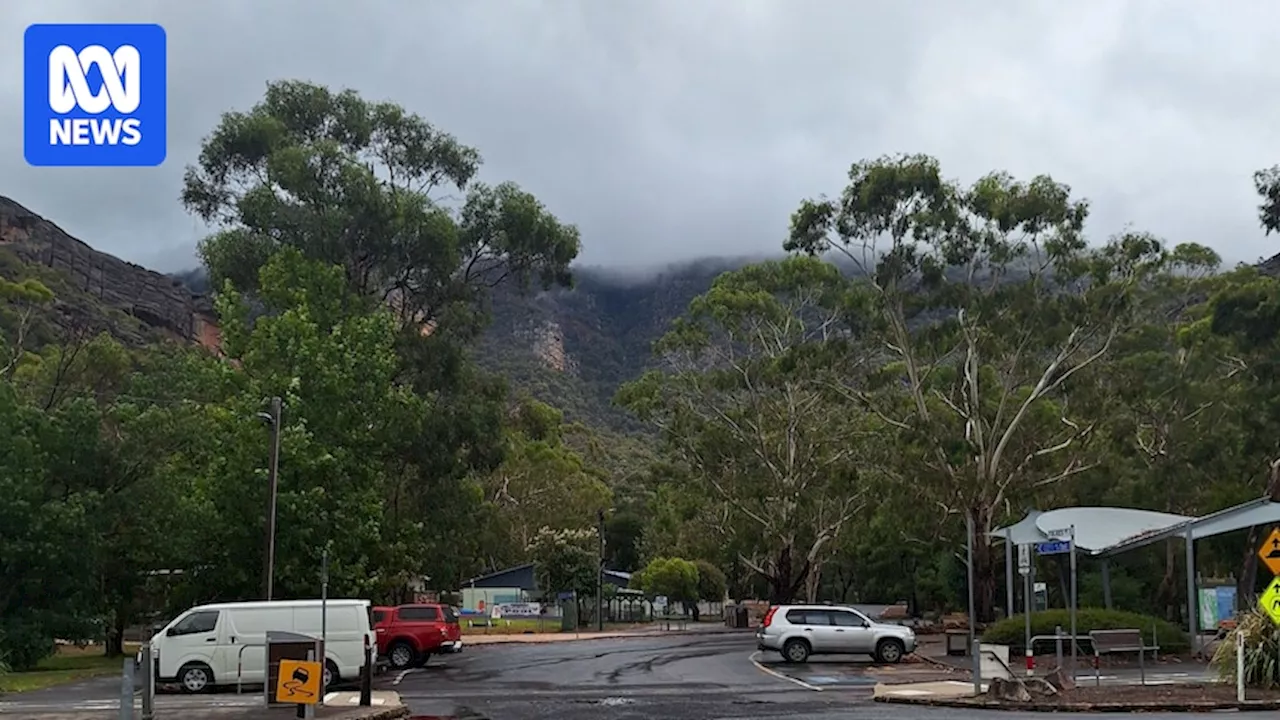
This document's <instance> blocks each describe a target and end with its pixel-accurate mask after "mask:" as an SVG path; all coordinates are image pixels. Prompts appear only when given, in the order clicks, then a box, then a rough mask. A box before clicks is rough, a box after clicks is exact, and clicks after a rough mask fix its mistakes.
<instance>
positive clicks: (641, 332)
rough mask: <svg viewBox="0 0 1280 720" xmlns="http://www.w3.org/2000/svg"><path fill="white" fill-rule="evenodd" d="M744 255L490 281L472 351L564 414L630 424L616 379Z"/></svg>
mask: <svg viewBox="0 0 1280 720" xmlns="http://www.w3.org/2000/svg"><path fill="white" fill-rule="evenodd" d="M747 262H750V260H747V259H742V260H730V259H722V258H715V259H708V260H702V261H698V262H694V263H689V264H685V265H678V266H673V267H671V268H668V269H667V270H666V271H664V272H661V273H659V274H657V275H654V276H651V277H648V278H644V279H634V278H623V277H619V276H617V275H616V274H612V273H609V272H607V271H603V270H600V269H596V268H583V269H578V270H575V273H574V276H575V287H573V288H572V289H557V290H551V291H547V292H541V293H536V294H520V293H518V292H517V291H516V290H515V289H512V288H503V289H500V290H499V291H498V292H497V293H496V294H495V295H494V297H493V301H492V309H491V312H492V318H493V322H492V325H490V327H489V328H488V330H487V331H486V332H485V333H484V335H483V336H482V337H481V340H480V343H479V345H478V347H477V350H476V359H477V361H478V362H479V363H480V364H481V365H482V366H483V367H485V368H487V369H489V370H491V371H493V372H496V373H500V374H502V375H504V376H505V377H507V378H508V379H509V380H510V381H511V383H512V384H513V385H514V386H516V387H519V388H522V389H524V390H527V391H528V392H529V393H530V394H532V395H533V396H534V397H536V398H538V399H540V400H542V401H544V402H548V403H550V404H553V405H555V406H556V407H559V408H560V409H561V410H563V411H564V412H565V415H566V418H567V419H568V420H570V421H581V422H583V423H585V424H588V425H592V426H595V427H602V428H609V429H613V430H617V431H623V432H635V431H637V430H639V429H640V425H639V424H638V422H637V421H636V420H635V419H634V418H632V417H631V416H630V415H628V414H627V413H626V412H625V411H624V410H621V409H619V408H616V407H613V405H612V398H613V395H614V393H615V392H616V391H617V389H618V386H619V385H620V384H622V383H623V382H626V381H627V380H631V379H633V378H635V377H637V376H639V375H640V374H641V373H642V372H644V370H645V369H646V368H648V367H650V364H651V361H652V353H651V346H652V344H653V341H654V340H656V339H658V338H659V337H661V336H662V334H663V332H665V331H666V328H667V325H668V324H669V323H670V321H671V320H672V319H673V318H675V317H676V316H678V315H680V314H681V313H682V312H684V310H685V308H687V307H688V305H689V302H690V301H691V300H692V299H693V298H694V297H695V296H697V295H698V294H700V293H703V292H705V291H706V290H707V289H708V288H709V287H711V282H712V281H713V280H714V279H715V278H716V276H717V275H719V274H721V273H723V272H725V271H726V270H731V269H734V268H736V267H741V266H742V265H744V264H746V263H747Z"/></svg>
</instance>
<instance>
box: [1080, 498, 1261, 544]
mask: <svg viewBox="0 0 1280 720" xmlns="http://www.w3.org/2000/svg"><path fill="white" fill-rule="evenodd" d="M1277 523H1280V503H1276V502H1272V501H1271V499H1270V498H1266V497H1262V498H1258V499H1257V500H1250V501H1248V502H1244V503H1240V504H1239V505H1236V506H1233V507H1229V508H1226V509H1225V510H1219V511H1217V512H1213V513H1209V514H1208V515H1204V516H1202V517H1198V518H1186V519H1185V520H1184V521H1183V522H1180V523H1177V524H1175V525H1171V526H1168V527H1165V528H1161V529H1159V530H1153V531H1150V532H1146V533H1142V534H1137V535H1134V536H1133V537H1129V538H1125V539H1124V540H1123V541H1121V542H1118V543H1116V544H1114V545H1112V546H1111V547H1109V548H1107V549H1106V550H1105V552H1103V553H1101V554H1103V555H1108V556H1110V555H1118V554H1120V553H1122V552H1128V551H1129V550H1134V549H1137V548H1140V547H1143V546H1144V545H1151V544H1152V543H1157V542H1160V541H1161V540H1168V539H1169V538H1173V537H1186V535H1187V533H1188V532H1190V533H1191V539H1192V540H1193V541H1194V540H1202V539H1204V538H1209V537H1214V536H1216V535H1225V534H1226V533H1229V532H1235V531H1237V530H1245V529H1247V528H1251V527H1254V526H1255V525H1274V524H1277Z"/></svg>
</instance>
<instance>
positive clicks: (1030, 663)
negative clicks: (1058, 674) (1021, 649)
mask: <svg viewBox="0 0 1280 720" xmlns="http://www.w3.org/2000/svg"><path fill="white" fill-rule="evenodd" d="M1035 674H1036V654H1035V653H1033V652H1031V648H1027V677H1032V676H1033V675H1035Z"/></svg>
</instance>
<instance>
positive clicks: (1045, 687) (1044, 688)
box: [1022, 677, 1070, 697]
mask: <svg viewBox="0 0 1280 720" xmlns="http://www.w3.org/2000/svg"><path fill="white" fill-rule="evenodd" d="M1068 680H1070V678H1068ZM1022 684H1023V685H1024V686H1025V687H1026V688H1027V692H1029V693H1031V694H1032V695H1038V696H1040V697H1053V696H1054V695H1057V694H1058V688H1056V687H1054V685H1053V683H1051V682H1049V681H1048V680H1045V679H1044V678H1037V677H1033V678H1027V679H1025V680H1023V681H1022Z"/></svg>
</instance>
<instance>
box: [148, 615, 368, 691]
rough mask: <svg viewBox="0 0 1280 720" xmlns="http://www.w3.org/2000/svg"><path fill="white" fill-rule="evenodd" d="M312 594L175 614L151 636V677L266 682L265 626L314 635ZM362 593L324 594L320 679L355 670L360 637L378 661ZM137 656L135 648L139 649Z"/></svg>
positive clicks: (205, 686) (189, 684)
mask: <svg viewBox="0 0 1280 720" xmlns="http://www.w3.org/2000/svg"><path fill="white" fill-rule="evenodd" d="M320 604H321V601H319V600H279V601H273V602H239V603H217V604H214V605H200V606H199V607H193V608H191V609H190V610H188V611H186V612H184V613H182V614H181V615H179V616H178V617H176V618H174V619H173V621H172V622H170V623H169V624H168V625H166V626H165V627H164V629H162V630H160V631H158V632H157V633H156V635H155V637H153V638H152V639H151V653H152V657H154V658H155V666H156V680H157V681H158V682H177V683H179V684H180V685H181V686H182V689H183V690H185V691H187V692H201V691H204V690H211V689H212V688H213V687H214V686H216V685H236V684H237V683H244V684H251V683H257V684H261V683H264V682H266V659H267V650H266V643H267V631H269V630H270V631H279V630H283V631H286V632H294V633H302V634H304V635H312V636H314V637H317V638H319V637H320ZM370 614H371V609H370V607H369V601H368V600H329V601H327V604H326V608H325V616H326V627H325V638H326V647H325V653H324V654H325V667H324V683H325V686H326V687H328V686H329V685H330V684H331V683H334V682H337V681H339V680H354V679H357V678H359V677H360V667H361V665H363V664H364V648H365V644H366V643H367V644H368V645H369V646H370V648H371V652H372V653H373V655H374V660H375V662H376V660H377V657H376V656H377V648H378V640H377V637H376V636H375V635H374V634H373V628H372V627H371V624H370ZM139 660H141V655H139Z"/></svg>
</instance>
